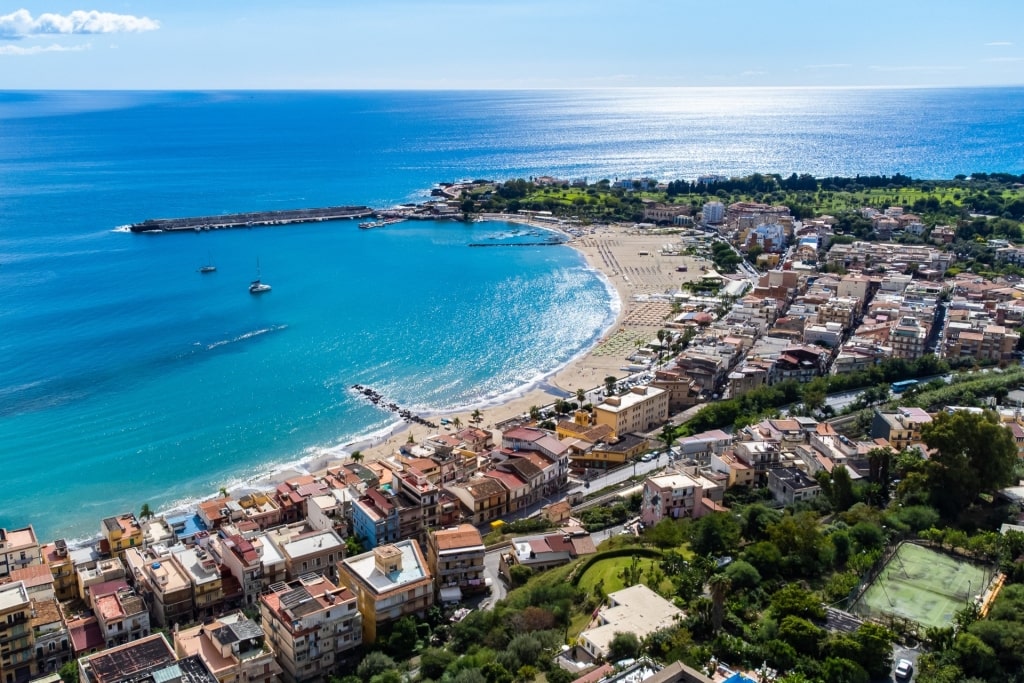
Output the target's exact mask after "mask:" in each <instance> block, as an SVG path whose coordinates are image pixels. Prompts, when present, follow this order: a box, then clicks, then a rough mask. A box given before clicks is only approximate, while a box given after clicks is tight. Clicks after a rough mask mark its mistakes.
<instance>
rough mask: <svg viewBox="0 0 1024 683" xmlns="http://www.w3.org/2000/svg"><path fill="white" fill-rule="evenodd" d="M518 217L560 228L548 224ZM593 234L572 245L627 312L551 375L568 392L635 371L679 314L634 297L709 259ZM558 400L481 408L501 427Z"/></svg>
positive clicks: (611, 230) (485, 422)
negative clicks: (642, 346)
mask: <svg viewBox="0 0 1024 683" xmlns="http://www.w3.org/2000/svg"><path fill="white" fill-rule="evenodd" d="M516 222H522V223H524V224H530V225H533V226H534V227H540V228H545V229H551V228H552V226H550V225H548V224H541V223H529V222H528V221H516ZM588 231H590V234H587V235H584V236H581V237H573V238H572V239H570V240H569V242H568V243H567V244H568V245H569V246H571V247H572V248H574V249H576V250H577V251H579V252H580V253H581V254H583V256H584V257H585V258H586V260H587V263H588V264H590V266H591V267H593V268H594V269H596V270H598V271H600V272H601V273H603V274H604V276H605V277H606V278H608V280H609V282H611V284H612V285H613V286H614V287H615V290H616V291H617V292H618V295H619V300H620V310H619V315H618V318H617V319H616V321H615V323H614V324H613V325H612V326H611V328H610V329H608V331H607V332H606V333H605V334H604V335H603V336H602V337H601V339H600V340H599V341H598V343H597V344H596V345H594V346H593V347H592V348H591V349H590V350H589V351H587V352H586V353H585V354H583V355H581V356H579V357H578V358H576V359H575V360H574V361H573V362H571V363H569V364H568V365H566V366H565V367H564V368H562V369H561V370H559V371H558V372H556V373H555V374H554V375H552V376H550V377H548V378H547V379H546V384H548V385H551V386H553V387H555V388H557V389H560V390H562V391H564V392H566V393H568V394H575V393H576V390H577V389H584V390H589V389H593V388H595V387H600V386H603V385H604V378H605V377H608V376H609V375H613V376H615V377H616V378H621V377H624V376H625V375H627V374H628V372H627V371H625V370H623V369H622V368H623V366H625V365H627V364H628V361H627V360H626V357H627V356H629V355H630V354H631V353H632V352H634V351H635V350H636V341H637V340H642V341H644V342H646V341H649V340H651V339H654V338H655V335H656V334H657V332H658V330H659V329H661V328H662V327H664V323H665V321H666V320H667V318H668V316H669V314H670V312H671V306H670V305H669V304H668V303H664V302H645V301H636V300H635V299H634V297H635V296H636V295H643V294H657V293H664V292H666V291H675V290H676V289H678V287H679V285H680V283H682V282H685V281H687V280H692V279H694V278H696V277H698V276H699V275H700V272H701V265H702V262H701V261H699V260H698V259H695V258H693V257H690V256H683V255H679V256H666V255H663V254H662V253H661V249H662V247H663V246H664V245H666V244H669V243H673V242H675V241H676V236H675V235H658V234H653V235H652V234H649V233H644V232H643V231H641V230H638V229H637V228H635V227H634V226H633V225H628V226H627V225H607V226H604V225H602V226H594V227H593V228H592V229H588ZM680 266H686V268H687V270H686V271H685V272H682V271H679V270H678V268H679V267H680ZM558 398H562V396H559V395H556V394H553V393H549V392H548V391H546V390H544V389H540V388H538V389H533V390H531V391H529V392H527V393H525V394H523V395H522V396H519V397H517V398H515V399H513V400H510V401H508V402H506V403H504V404H502V405H499V406H491V407H488V408H486V409H481V413H482V418H483V419H482V421H481V423H480V426H481V427H482V428H484V429H488V430H490V431H492V432H494V431H495V427H494V426H495V425H497V424H501V423H502V422H504V421H506V420H509V419H511V418H514V417H517V416H521V415H526V414H529V412H530V408H531V407H533V406H537V407H543V406H546V405H550V404H551V403H552V402H554V401H555V400H556V399H558ZM471 413H472V411H471V410H469V411H464V412H461V413H451V414H445V415H443V416H441V417H446V418H448V419H449V420H454V419H455V418H459V420H460V421H461V423H462V424H463V425H465V426H469V425H471V424H472V423H471V421H470V416H471ZM434 421H435V422H437V421H438V420H437V419H434ZM436 432H437V430H436V429H429V428H427V427H425V426H422V425H417V424H413V425H403V426H400V427H398V428H396V430H395V431H394V432H393V433H392V434H391V436H389V437H386V438H382V439H378V440H376V442H375V443H374V442H364V443H357V444H351V445H348V446H347V447H345V448H344V449H334V453H333V454H331V455H325V456H323V457H320V458H318V459H317V460H316V461H314V462H311V463H309V466H308V468H307V471H308V472H318V471H321V470H323V469H324V468H326V467H330V466H333V465H336V464H338V463H341V462H344V461H345V460H347V454H346V452H350V451H354V450H359V451H360V452H361V453H362V455H363V457H364V459H365V461H368V462H369V461H373V460H378V459H381V458H385V457H388V456H389V455H391V454H393V453H394V451H395V450H396V449H397V448H398V447H400V446H401V445H403V444H405V443H406V442H407V441H408V439H409V435H410V434H411V435H412V438H413V439H414V440H415V441H420V440H422V439H424V438H426V437H428V436H430V435H431V434H434V433H436ZM496 436H497V435H496ZM335 456H340V457H335ZM288 476H289V473H283V474H280V475H278V476H277V477H275V479H277V480H278V481H281V480H283V479H286V478H288Z"/></svg>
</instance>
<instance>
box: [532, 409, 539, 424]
mask: <svg viewBox="0 0 1024 683" xmlns="http://www.w3.org/2000/svg"><path fill="white" fill-rule="evenodd" d="M530 419H531V420H533V421H534V422H536V421H537V420H539V419H540V408H538V407H537V406H530Z"/></svg>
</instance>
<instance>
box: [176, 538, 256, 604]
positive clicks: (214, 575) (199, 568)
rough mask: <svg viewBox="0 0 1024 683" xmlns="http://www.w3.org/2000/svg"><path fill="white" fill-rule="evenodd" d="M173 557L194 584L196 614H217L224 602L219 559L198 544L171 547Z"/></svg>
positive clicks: (193, 593)
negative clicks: (188, 546) (192, 546)
mask: <svg viewBox="0 0 1024 683" xmlns="http://www.w3.org/2000/svg"><path fill="white" fill-rule="evenodd" d="M171 557H172V558H173V560H174V562H176V563H177V565H178V568H179V569H181V570H182V572H183V573H184V575H185V576H187V577H188V580H189V583H190V584H191V585H192V602H193V606H194V612H195V616H196V617H198V618H200V619H203V618H206V617H210V616H213V615H214V614H216V613H217V612H218V610H219V609H221V606H222V603H223V602H224V581H223V579H222V577H221V574H220V567H219V566H218V565H217V560H216V559H215V558H214V557H213V555H212V554H211V553H210V552H209V551H207V550H206V549H204V548H200V547H198V546H197V547H194V548H186V547H182V546H176V547H174V548H171ZM239 592H241V591H239Z"/></svg>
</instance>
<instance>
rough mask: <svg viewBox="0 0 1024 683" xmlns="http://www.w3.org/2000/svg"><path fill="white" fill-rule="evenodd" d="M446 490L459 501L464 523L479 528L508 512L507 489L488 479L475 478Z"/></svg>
mask: <svg viewBox="0 0 1024 683" xmlns="http://www.w3.org/2000/svg"><path fill="white" fill-rule="evenodd" d="M446 490H447V491H448V492H449V493H451V494H452V495H453V496H455V497H456V498H458V499H459V502H460V503H461V504H462V510H463V513H464V516H465V519H466V521H468V522H469V523H470V524H472V525H473V526H480V525H481V524H487V523H488V522H493V521H494V520H496V519H500V518H501V517H503V516H504V515H505V513H506V512H508V489H506V488H505V487H504V486H502V485H501V483H499V482H497V481H495V480H494V479H492V478H490V477H475V478H473V479H470V480H469V481H467V482H466V483H464V484H457V485H454V486H448V487H447V488H446Z"/></svg>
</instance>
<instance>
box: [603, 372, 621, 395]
mask: <svg viewBox="0 0 1024 683" xmlns="http://www.w3.org/2000/svg"><path fill="white" fill-rule="evenodd" d="M616 382H618V380H617V379H615V376H614V375H608V376H607V377H605V378H604V393H605V394H606V395H608V396H611V395H612V394H614V393H615V384H616Z"/></svg>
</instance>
